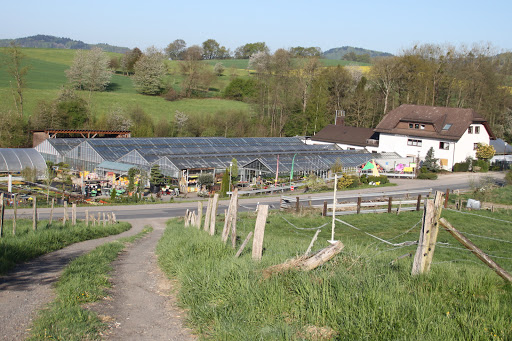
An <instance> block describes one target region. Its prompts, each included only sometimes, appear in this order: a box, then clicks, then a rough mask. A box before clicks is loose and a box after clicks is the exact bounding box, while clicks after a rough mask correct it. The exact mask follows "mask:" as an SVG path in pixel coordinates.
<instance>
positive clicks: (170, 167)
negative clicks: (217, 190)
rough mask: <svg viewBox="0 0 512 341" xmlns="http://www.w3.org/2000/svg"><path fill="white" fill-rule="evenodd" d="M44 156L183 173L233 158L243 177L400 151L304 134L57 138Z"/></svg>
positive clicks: (215, 169)
mask: <svg viewBox="0 0 512 341" xmlns="http://www.w3.org/2000/svg"><path fill="white" fill-rule="evenodd" d="M35 149H36V150H38V151H39V152H40V153H41V155H42V156H43V158H44V159H45V160H47V161H52V162H54V163H59V162H64V163H66V164H68V165H69V166H70V167H71V168H73V169H75V170H78V171H89V172H97V173H98V174H99V175H100V176H101V175H105V173H107V172H115V171H116V170H119V171H120V172H121V171H122V172H126V169H127V168H129V167H136V168H139V169H141V170H144V171H147V172H148V171H149V170H150V168H151V167H152V166H153V165H159V166H160V170H161V172H162V174H164V175H166V176H169V177H172V178H176V179H180V178H182V177H186V178H187V179H188V178H190V177H192V178H193V177H197V176H198V174H201V173H203V172H207V173H213V174H217V173H224V171H225V170H226V169H227V168H229V167H230V163H231V162H232V160H233V158H235V159H236V160H237V163H238V169H239V175H240V177H241V180H242V181H249V180H251V179H253V178H254V177H256V176H271V175H273V176H275V174H276V173H278V174H282V175H285V174H288V175H289V174H290V172H292V170H293V172H294V173H295V174H297V175H298V174H308V173H311V172H315V173H316V174H318V175H324V176H325V175H327V172H328V171H329V169H330V168H331V166H332V165H333V164H334V163H336V162H337V161H338V160H339V161H340V162H341V163H342V165H343V167H344V168H345V169H349V168H350V169H355V168H356V167H359V166H361V165H362V164H364V163H366V162H367V161H369V160H371V159H376V158H379V159H382V158H396V157H398V156H397V155H396V154H394V153H392V154H387V155H385V154H375V153H367V152H361V151H359V152H356V151H344V150H341V149H339V148H338V147H336V146H335V145H306V144H305V143H303V141H302V139H301V138H299V137H269V138H266V137H263V138H256V137H252V138H225V137H187V138H101V139H85V138H51V139H47V140H45V141H44V142H42V143H41V144H39V145H38V146H37V147H36V148H35Z"/></svg>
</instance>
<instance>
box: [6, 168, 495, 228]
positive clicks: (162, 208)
mask: <svg viewBox="0 0 512 341" xmlns="http://www.w3.org/2000/svg"><path fill="white" fill-rule="evenodd" d="M504 177H505V173H503V172H489V173H450V174H443V175H440V176H439V179H437V180H416V179H392V180H391V181H392V182H394V183H396V184H397V186H393V187H382V188H366V189H361V190H358V189H355V190H352V191H343V192H338V198H342V197H343V198H347V197H350V198H352V199H353V198H357V197H358V196H359V195H361V194H368V193H383V194H384V195H385V193H386V192H396V191H411V192H413V191H419V190H425V189H430V188H432V189H433V190H440V191H443V192H444V191H445V190H446V189H451V190H456V189H469V188H472V187H475V186H476V185H478V184H479V183H482V182H485V181H489V179H491V181H503V179H504ZM285 195H287V196H293V197H296V196H299V197H301V198H303V199H304V200H306V198H309V197H311V198H312V201H313V204H318V203H319V202H318V201H317V202H314V201H315V198H318V197H326V196H329V193H314V194H308V193H306V194H303V193H297V192H288V193H285ZM331 195H332V194H331ZM350 198H349V199H350ZM279 199H280V196H279V195H277V196H271V197H270V196H269V197H264V198H261V197H260V198H250V197H243V198H241V200H240V205H241V207H240V210H241V211H244V210H255V209H256V206H257V205H258V203H260V204H267V205H271V209H272V208H278V207H279ZM186 200H187V201H184V202H180V200H178V201H176V202H175V203H165V204H163V203H162V204H148V205H137V206H135V205H129V206H91V207H79V208H77V216H78V219H85V211H86V210H88V211H89V213H90V214H97V213H98V212H114V213H115V214H116V217H117V218H118V219H122V220H131V219H148V220H150V219H153V218H170V217H177V216H183V215H185V211H186V210H187V209H197V202H196V201H194V200H199V198H197V197H195V198H194V197H191V198H188V199H186ZM322 201H323V199H322ZM331 201H332V200H331ZM228 205H229V201H228V200H221V201H220V202H219V212H224V209H227V207H228ZM204 206H205V207H206V205H204ZM18 212H19V215H20V216H22V217H25V218H30V219H31V218H32V215H31V214H32V211H31V210H30V209H23V210H19V211H18ZM38 212H39V217H40V219H48V218H49V215H50V213H49V212H50V209H48V208H42V209H39V210H38ZM69 214H71V213H69ZM54 216H55V217H56V218H61V217H62V216H63V209H62V208H57V209H56V210H55V214H54ZM11 217H12V210H7V211H6V219H10V218H11Z"/></svg>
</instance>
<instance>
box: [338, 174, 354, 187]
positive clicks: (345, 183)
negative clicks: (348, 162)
mask: <svg viewBox="0 0 512 341" xmlns="http://www.w3.org/2000/svg"><path fill="white" fill-rule="evenodd" d="M353 182H354V179H352V178H351V177H350V176H349V175H347V174H343V176H342V177H341V178H340V179H338V189H344V188H349V187H350V186H351V185H352V183H353Z"/></svg>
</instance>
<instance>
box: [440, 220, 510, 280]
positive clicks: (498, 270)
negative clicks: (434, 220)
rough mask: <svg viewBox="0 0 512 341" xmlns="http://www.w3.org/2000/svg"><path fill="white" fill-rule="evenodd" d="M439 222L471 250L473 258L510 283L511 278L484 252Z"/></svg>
mask: <svg viewBox="0 0 512 341" xmlns="http://www.w3.org/2000/svg"><path fill="white" fill-rule="evenodd" d="M439 222H440V224H441V225H442V226H443V227H444V228H445V229H446V230H447V231H448V232H450V234H451V235H452V236H454V237H455V239H457V240H458V241H459V242H460V243H461V244H462V245H464V246H465V247H466V248H467V249H469V250H471V252H472V253H473V254H474V255H475V256H477V257H478V258H479V259H480V260H481V261H482V262H484V263H485V264H486V265H487V266H488V267H490V268H491V269H493V270H494V271H495V272H496V273H497V274H498V276H500V277H501V278H503V279H504V280H506V281H509V282H512V276H511V275H510V274H509V273H508V272H507V271H506V270H505V269H503V268H502V267H500V266H499V265H498V264H497V263H496V262H495V261H493V260H492V259H491V258H490V257H489V256H488V255H487V254H485V252H483V251H482V250H480V249H479V248H478V247H477V246H476V245H475V244H473V243H472V242H471V240H469V239H467V238H466V237H465V236H464V235H463V234H462V233H460V232H459V231H458V230H457V229H455V227H453V226H452V225H451V224H450V223H449V222H448V221H447V220H446V219H444V218H441V219H440V221H439Z"/></svg>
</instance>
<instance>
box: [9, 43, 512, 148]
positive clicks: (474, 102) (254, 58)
mask: <svg viewBox="0 0 512 341" xmlns="http://www.w3.org/2000/svg"><path fill="white" fill-rule="evenodd" d="M174 43H176V44H175V45H179V46H181V47H180V49H182V51H181V52H179V53H178V52H177V51H178V50H179V49H177V50H175V51H174V52H173V53H177V54H175V56H178V55H179V58H178V59H179V68H178V71H174V72H179V73H180V74H181V76H183V77H182V79H183V81H182V83H181V84H180V88H179V90H177V89H175V88H174V86H172V85H170V84H167V83H166V80H165V76H166V75H167V74H168V73H169V72H170V71H169V70H168V68H167V66H166V63H165V61H166V59H168V58H169V54H170V53H171V50H170V49H166V50H165V51H162V50H158V49H156V48H154V47H150V48H148V49H147V50H146V51H144V52H142V51H141V50H139V49H137V48H135V49H133V50H131V51H129V52H128V53H126V54H125V55H123V56H122V57H121V58H120V59H117V62H118V63H117V64H116V58H109V57H108V56H107V55H106V54H105V53H104V52H102V51H101V50H100V49H93V50H90V51H77V54H76V56H75V59H74V61H73V63H72V65H71V67H70V69H69V70H67V71H66V75H67V77H68V87H67V88H63V90H62V91H61V92H60V94H59V95H58V97H57V98H55V99H54V100H46V101H41V102H40V103H39V104H38V105H37V108H36V110H35V112H34V113H32V115H31V117H30V118H29V120H28V121H27V120H25V119H23V87H24V77H25V75H26V73H27V72H28V71H29V68H28V67H27V66H24V64H23V63H22V59H23V54H22V53H21V50H20V49H19V48H17V47H16V46H11V47H10V48H9V49H8V51H7V55H8V56H9V58H8V61H7V62H8V65H9V67H8V69H7V70H8V72H9V74H10V75H11V78H12V79H13V80H15V81H13V82H11V85H12V94H13V99H14V101H13V103H14V104H15V105H14V108H15V109H14V110H13V111H12V112H2V113H0V116H2V117H0V119H2V121H3V122H6V123H5V124H4V125H3V126H2V127H0V143H1V146H3V147H7V146H22V145H27V144H29V143H28V141H29V134H28V130H29V129H44V128H54V129H58V128H68V129H115V130H119V129H130V130H132V134H133V136H228V137H234V136H294V135H313V134H314V133H316V132H318V131H319V130H320V129H322V128H323V127H324V126H326V125H327V124H330V123H333V121H334V113H335V112H336V110H344V111H345V112H346V119H345V122H346V124H347V125H352V126H356V127H369V128H373V127H375V126H376V125H377V124H378V123H379V121H380V120H381V119H382V117H383V116H384V115H385V114H386V113H387V112H389V111H390V110H392V109H393V108H396V107H398V106H399V105H401V104H419V105H430V106H441V107H444V106H447V107H464V108H473V109H475V110H476V111H477V112H478V113H480V114H481V115H482V116H484V117H485V118H486V119H487V120H488V121H489V123H490V125H491V127H492V129H493V131H494V132H495V134H496V135H498V136H499V137H504V138H506V139H507V140H508V141H511V140H512V115H511V114H512V109H511V108H512V93H511V87H510V86H511V80H512V63H511V62H512V54H510V53H503V54H497V53H496V52H495V51H494V50H493V48H492V47H491V46H488V45H475V46H472V47H465V46H461V47H454V46H450V45H431V44H425V45H419V46H414V47H412V48H410V49H406V50H403V51H402V52H401V53H400V54H399V55H397V56H391V57H385V58H375V59H373V60H372V66H371V68H370V71H368V72H364V71H362V69H360V68H355V67H343V66H336V67H324V66H323V65H322V64H321V63H320V61H319V56H318V54H315V53H312V52H311V51H310V52H304V50H305V49H298V48H292V49H288V50H285V49H278V50H276V51H275V52H274V53H270V52H269V51H268V48H265V47H266V46H265V45H264V43H263V44H259V43H256V46H255V45H251V44H246V45H244V48H247V51H250V50H251V48H254V50H252V52H247V51H245V52H243V51H242V50H243V49H241V50H240V53H252V54H250V56H249V67H248V69H249V70H248V71H249V73H250V75H249V76H236V75H231V80H230V83H229V85H228V86H227V87H226V88H225V89H224V91H223V92H222V95H221V96H222V97H225V98H228V99H233V100H238V101H243V102H246V103H249V104H250V105H251V106H252V108H253V109H252V112H251V114H250V115H247V114H244V113H240V112H236V111H229V110H225V111H219V112H217V113H211V114H209V115H202V116H197V115H190V114H188V113H185V112H175V113H174V115H172V117H170V118H162V119H160V120H158V121H155V120H154V119H153V118H152V117H151V116H149V115H148V114H147V113H146V112H145V111H144V108H141V107H139V106H136V105H135V106H133V107H114V108H112V109H111V110H110V111H109V112H106V113H103V114H102V115H99V116H98V117H93V116H92V115H91V112H90V98H91V97H90V96H89V99H88V100H87V99H86V98H84V96H83V93H82V94H81V95H79V94H78V93H77V92H76V91H75V90H86V91H89V93H91V92H92V91H104V90H106V89H108V88H109V86H110V80H111V75H112V73H113V72H114V71H115V70H119V69H121V70H122V72H123V73H125V74H126V75H129V76H130V77H131V79H132V80H133V83H134V86H135V88H136V90H137V91H138V92H139V93H141V94H144V95H151V96H156V95H160V96H163V97H164V98H165V99H167V100H171V101H172V100H178V99H180V98H193V97H202V96H204V93H205V92H206V91H207V90H208V87H209V84H210V83H211V82H212V80H213V79H214V78H215V77H217V76H219V75H222V74H223V72H224V68H223V66H222V64H221V63H218V64H217V65H216V66H215V67H214V69H213V71H212V69H211V67H208V65H207V64H205V63H204V61H203V60H204V59H205V54H204V53H205V52H204V51H205V50H204V49H203V48H202V47H200V46H190V47H188V48H187V47H186V45H185V44H184V42H183V43H179V44H178V43H177V41H175V42H174ZM174 43H173V44H174ZM258 44H259V45H258ZM247 45H249V46H247ZM254 51H256V52H254ZM310 53H311V55H310ZM298 54H301V56H300V58H297V55H298ZM15 115H17V116H15ZM13 117H17V119H14V120H13V119H12V118H13Z"/></svg>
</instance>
